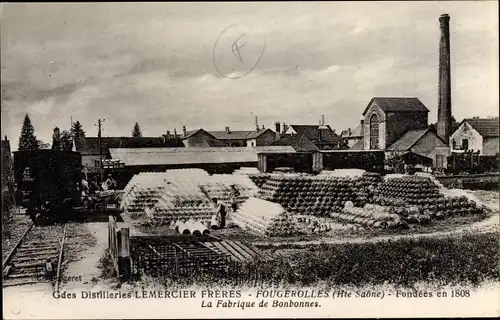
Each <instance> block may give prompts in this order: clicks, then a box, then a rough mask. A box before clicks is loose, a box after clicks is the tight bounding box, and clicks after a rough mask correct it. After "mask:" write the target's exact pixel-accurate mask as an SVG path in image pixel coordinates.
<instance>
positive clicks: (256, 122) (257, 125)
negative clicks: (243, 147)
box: [255, 116, 259, 131]
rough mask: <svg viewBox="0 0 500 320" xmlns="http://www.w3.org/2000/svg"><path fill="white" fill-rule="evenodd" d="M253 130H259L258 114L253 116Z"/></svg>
mask: <svg viewBox="0 0 500 320" xmlns="http://www.w3.org/2000/svg"><path fill="white" fill-rule="evenodd" d="M255 128H256V129H255V130H256V131H259V117H258V116H255Z"/></svg>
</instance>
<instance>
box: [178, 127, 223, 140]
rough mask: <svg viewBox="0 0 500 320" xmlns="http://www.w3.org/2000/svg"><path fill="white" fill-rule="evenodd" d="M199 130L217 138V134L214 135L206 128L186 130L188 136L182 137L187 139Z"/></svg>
mask: <svg viewBox="0 0 500 320" xmlns="http://www.w3.org/2000/svg"><path fill="white" fill-rule="evenodd" d="M198 132H203V133H205V134H207V135H209V136H212V137H213V138H214V139H215V136H213V135H212V134H210V132H208V131H206V130H204V129H201V128H200V129H197V130H191V131H186V136H184V137H182V138H183V139H187V138H190V137H192V136H194V135H195V134H197V133H198Z"/></svg>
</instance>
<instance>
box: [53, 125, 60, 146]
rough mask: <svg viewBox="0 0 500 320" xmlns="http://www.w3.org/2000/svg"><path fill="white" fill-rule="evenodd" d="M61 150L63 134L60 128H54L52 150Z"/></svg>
mask: <svg viewBox="0 0 500 320" xmlns="http://www.w3.org/2000/svg"><path fill="white" fill-rule="evenodd" d="M60 149H61V132H60V131H59V128H58V127H55V128H54V132H53V133H52V150H60Z"/></svg>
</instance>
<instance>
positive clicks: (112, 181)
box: [104, 174, 116, 190]
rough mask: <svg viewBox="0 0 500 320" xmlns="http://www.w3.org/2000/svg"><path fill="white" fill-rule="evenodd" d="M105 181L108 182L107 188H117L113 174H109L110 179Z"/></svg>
mask: <svg viewBox="0 0 500 320" xmlns="http://www.w3.org/2000/svg"><path fill="white" fill-rule="evenodd" d="M104 183H105V184H106V190H113V189H114V188H116V181H115V180H114V179H113V176H112V175H111V174H108V179H107V180H106V181H104Z"/></svg>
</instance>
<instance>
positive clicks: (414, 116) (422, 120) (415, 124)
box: [385, 111, 428, 147]
mask: <svg viewBox="0 0 500 320" xmlns="http://www.w3.org/2000/svg"><path fill="white" fill-rule="evenodd" d="M427 118H428V117H427V112H421V111H418V112H408V111H404V112H388V113H387V115H386V120H385V125H386V138H385V140H386V146H387V147H388V146H390V145H391V144H393V143H394V142H396V140H398V139H399V138H401V136H402V135H403V134H404V133H405V132H406V131H409V130H419V129H426V128H427V125H428V124H427V121H428V119H427Z"/></svg>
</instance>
